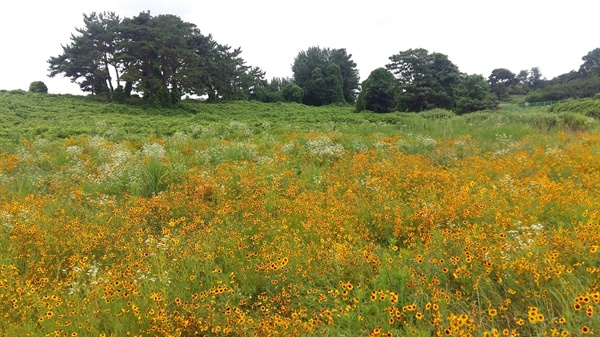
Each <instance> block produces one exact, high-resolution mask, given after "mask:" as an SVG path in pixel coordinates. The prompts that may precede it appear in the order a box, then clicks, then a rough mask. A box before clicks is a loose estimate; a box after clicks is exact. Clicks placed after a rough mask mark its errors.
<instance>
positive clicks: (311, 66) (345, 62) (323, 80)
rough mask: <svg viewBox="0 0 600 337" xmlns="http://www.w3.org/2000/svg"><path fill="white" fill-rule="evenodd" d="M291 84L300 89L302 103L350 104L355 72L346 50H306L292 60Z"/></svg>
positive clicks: (356, 89) (356, 90)
mask: <svg viewBox="0 0 600 337" xmlns="http://www.w3.org/2000/svg"><path fill="white" fill-rule="evenodd" d="M292 72H293V74H294V77H293V78H294V82H295V83H296V84H297V85H298V86H300V87H301V88H302V89H303V90H304V99H303V103H304V104H308V105H326V104H331V103H354V101H355V99H356V95H357V92H358V88H359V86H358V81H359V79H358V70H357V69H356V63H354V61H352V55H351V54H348V53H347V52H346V49H329V48H321V47H310V48H308V49H307V50H303V51H301V52H300V53H298V55H297V56H296V58H295V59H294V63H293V65H292Z"/></svg>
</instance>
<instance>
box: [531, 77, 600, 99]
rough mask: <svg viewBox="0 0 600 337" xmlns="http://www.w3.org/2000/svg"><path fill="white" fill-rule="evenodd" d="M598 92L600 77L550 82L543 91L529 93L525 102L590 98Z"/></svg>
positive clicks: (599, 89)
mask: <svg viewBox="0 0 600 337" xmlns="http://www.w3.org/2000/svg"><path fill="white" fill-rule="evenodd" d="M599 91H600V76H597V77H596V76H592V77H585V78H577V77H575V78H573V79H568V80H565V81H564V82H562V81H561V82H559V81H558V80H556V81H554V82H550V83H549V84H548V85H546V86H545V87H544V88H543V89H540V90H536V91H533V92H530V93H529V95H527V98H526V101H527V102H539V101H560V100H563V99H567V98H584V97H592V96H594V95H595V94H596V93H597V92H599Z"/></svg>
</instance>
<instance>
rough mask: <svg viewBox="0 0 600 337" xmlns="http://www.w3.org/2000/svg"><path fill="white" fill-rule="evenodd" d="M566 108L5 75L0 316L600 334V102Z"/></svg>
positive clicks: (147, 330) (34, 329)
mask: <svg viewBox="0 0 600 337" xmlns="http://www.w3.org/2000/svg"><path fill="white" fill-rule="evenodd" d="M581 109H583V108H581ZM589 109H590V108H589V105H587V104H586V105H585V111H586V114H588V115H590V116H593V114H589V113H588V112H587V111H588V110H589ZM559 110H560V111H548V110H546V109H517V108H515V107H511V108H507V109H505V110H501V111H493V112H478V113H473V114H469V115H465V116H454V115H453V114H452V113H450V112H448V111H443V110H437V111H429V112H424V113H421V114H407V113H391V114H374V113H360V114H356V113H354V112H352V111H353V108H351V107H338V106H328V107H320V108H314V107H306V106H302V105H296V104H261V103H256V102H234V103H223V104H207V103H203V102H197V101H185V102H183V103H182V105H181V107H180V108H178V109H175V110H168V111H160V110H151V109H149V110H145V109H143V108H142V107H136V106H124V105H118V104H106V103H101V102H96V101H94V100H93V99H91V98H86V97H71V96H52V95H41V94H28V93H25V94H18V93H8V92H0V146H1V148H0V313H2V315H0V335H2V336H27V335H29V336H38V335H50V336H53V335H59V336H60V335H71V336H75V335H78V336H126V335H137V336H140V335H141V336H190V335H201V336H275V335H284V336H323V335H329V336H436V335H441V336H469V335H472V336H497V335H505V336H509V335H512V336H542V335H549V336H552V335H554V336H557V335H558V336H581V335H584V334H591V333H594V334H598V333H600V320H599V319H597V318H598V315H599V310H600V283H599V281H598V280H599V279H600V235H599V233H600V216H599V215H598V210H599V209H600V156H599V155H598V154H599V153H600V133H599V132H598V131H599V130H598V121H597V120H595V119H593V118H591V117H587V116H585V115H583V114H579V113H577V112H573V111H570V110H568V106H562V107H561V108H560V109H559Z"/></svg>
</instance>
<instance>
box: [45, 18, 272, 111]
mask: <svg viewBox="0 0 600 337" xmlns="http://www.w3.org/2000/svg"><path fill="white" fill-rule="evenodd" d="M77 32H78V34H77V35H72V36H71V43H69V44H67V45H66V46H63V52H62V53H61V54H60V55H58V56H56V57H51V58H50V59H49V60H48V63H49V65H50V76H51V77H53V76H56V75H58V74H62V75H64V76H65V77H68V78H70V79H71V81H73V82H76V83H78V84H79V86H80V88H81V90H82V91H84V92H91V93H92V94H95V95H98V94H104V95H105V97H106V99H107V100H108V101H110V100H111V99H113V98H115V91H116V90H117V89H116V88H119V87H120V86H122V85H123V84H122V82H125V85H124V88H123V91H124V94H125V95H124V96H125V98H127V97H129V96H130V95H131V93H132V92H136V93H140V94H142V95H143V96H144V98H145V99H146V100H147V101H150V103H151V105H156V104H158V106H162V107H165V106H171V105H173V104H176V103H177V102H179V100H180V98H181V96H182V95H184V94H190V95H200V96H202V95H208V97H209V99H210V100H212V101H216V100H236V99H248V98H249V97H250V96H251V95H252V89H253V88H256V87H258V86H261V85H262V86H264V84H265V81H264V78H263V77H264V72H263V71H262V70H260V68H257V67H249V66H247V65H246V64H245V61H244V60H243V59H242V58H241V57H240V54H241V49H240V48H236V49H232V48H231V47H229V46H227V45H220V44H218V43H217V42H216V41H214V40H213V38H212V36H210V35H208V36H205V35H202V34H201V33H200V30H199V29H198V28H197V27H196V26H195V25H194V24H191V23H187V22H184V21H182V20H181V19H180V18H179V17H177V16H175V15H159V16H151V15H150V13H149V12H142V13H140V14H139V15H137V16H135V17H133V18H124V19H121V18H120V17H118V16H117V15H116V14H115V13H113V12H103V13H100V14H96V13H92V14H90V15H85V14H84V27H83V28H79V29H77ZM162 88H166V89H167V90H168V91H169V94H170V98H169V100H166V99H165V97H164V96H165V95H164V91H163V89H162ZM119 90H120V89H119ZM156 95H162V96H163V97H159V98H155V97H154V96H156ZM116 99H118V101H119V102H123V97H122V96H121V93H120V92H119V93H117V95H116ZM168 101H170V103H169V102H168ZM157 102H158V103H157Z"/></svg>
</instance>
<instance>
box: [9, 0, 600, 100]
mask: <svg viewBox="0 0 600 337" xmlns="http://www.w3.org/2000/svg"><path fill="white" fill-rule="evenodd" d="M145 10H150V13H151V14H152V15H158V14H174V15H177V16H179V17H181V19H182V20H184V21H186V22H191V23H194V24H196V25H197V26H198V28H200V30H201V32H202V33H203V34H205V35H207V34H212V35H213V37H214V38H215V40H216V41H217V42H219V43H221V44H228V45H230V46H232V47H241V48H242V51H243V52H242V54H241V56H242V58H244V60H246V62H247V64H248V65H251V66H259V67H260V68H261V69H263V70H265V71H266V73H267V74H266V78H267V79H269V80H270V79H271V78H272V77H273V76H278V77H287V76H290V77H291V76H292V70H291V64H292V63H293V61H294V57H295V56H296V55H297V54H298V52H300V51H301V50H306V49H308V48H309V47H311V46H320V47H328V48H346V50H347V51H348V53H350V54H352V59H353V60H354V62H356V63H357V66H358V70H359V72H360V77H361V81H362V80H364V79H366V77H367V76H368V75H369V73H370V72H371V71H373V70H374V69H376V68H378V67H383V66H385V64H387V63H388V61H389V60H388V57H389V56H391V55H393V54H396V53H398V52H399V51H404V50H407V49H410V48H425V49H427V50H429V51H430V52H439V53H442V54H446V55H448V57H449V59H450V61H452V62H453V63H454V64H456V65H457V66H458V68H459V70H460V71H461V72H464V73H468V74H481V75H483V76H484V77H486V78H487V77H488V76H489V74H490V73H491V71H492V70H493V69H495V68H508V69H510V70H511V71H512V72H514V73H518V72H519V71H520V70H522V69H530V68H531V67H539V68H540V69H541V71H542V74H543V75H544V76H545V77H546V78H548V79H550V78H553V77H555V76H558V75H560V74H563V73H566V72H569V71H571V70H576V69H578V68H579V66H580V65H581V64H582V63H583V61H582V60H581V57H582V56H584V55H586V54H587V53H588V52H589V51H591V50H593V49H595V48H598V47H600V0H560V1H559V0H546V1H544V0H500V1H497V0H396V1H392V0H388V1H386V0H245V1H244V0H210V1H208V0H194V1H110V0H104V1H84V0H79V1H49V0H46V1H31V0H17V1H13V0H0V89H9V90H12V89H24V90H27V89H28V88H29V83H31V82H32V81H44V83H46V85H47V86H48V88H49V92H51V93H72V94H80V93H81V91H80V90H79V87H78V86H77V85H76V84H73V83H71V82H70V80H69V79H66V78H63V77H62V76H60V75H58V76H57V77H55V78H49V77H47V75H48V63H47V60H48V58H50V57H51V56H58V55H59V54H60V53H61V52H62V48H61V44H64V45H66V44H68V43H69V42H70V35H71V33H73V32H74V28H75V27H82V26H83V15H82V14H83V13H86V14H89V13H91V12H93V11H95V12H101V11H113V12H116V13H117V14H118V15H119V16H121V17H133V16H135V15H137V14H139V13H140V12H141V11H145Z"/></svg>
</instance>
